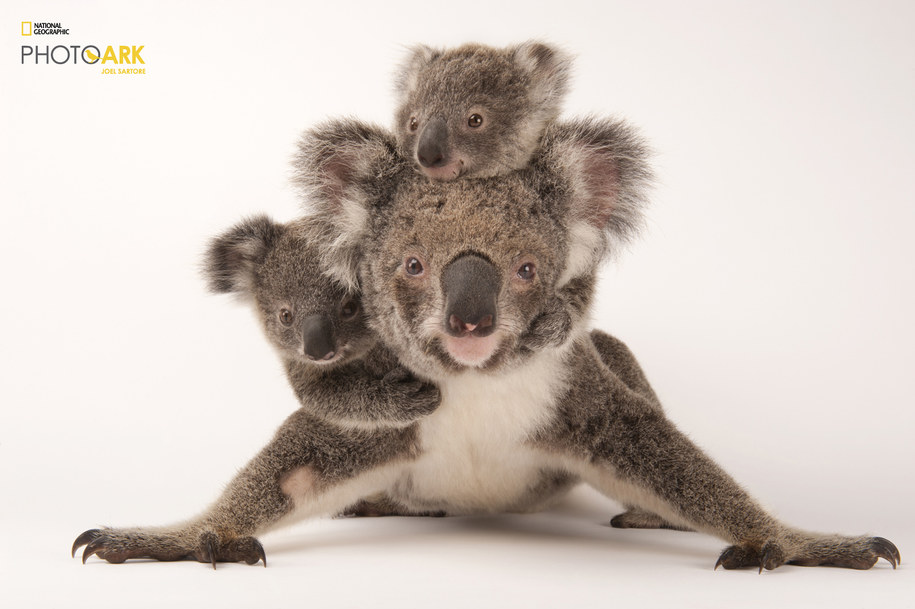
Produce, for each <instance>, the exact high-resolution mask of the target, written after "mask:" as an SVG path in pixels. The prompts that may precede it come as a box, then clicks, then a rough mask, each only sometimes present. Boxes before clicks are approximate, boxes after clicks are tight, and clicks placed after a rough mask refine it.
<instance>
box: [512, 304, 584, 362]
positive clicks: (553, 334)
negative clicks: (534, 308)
mask: <svg viewBox="0 0 915 609" xmlns="http://www.w3.org/2000/svg"><path fill="white" fill-rule="evenodd" d="M571 331H572V316H571V315H569V313H568V311H566V309H565V308H563V307H561V306H556V307H554V308H552V309H551V310H549V311H547V312H544V313H541V314H540V315H539V316H537V317H535V318H534V321H532V322H531V325H530V326H529V327H528V329H527V332H525V333H524V334H522V335H521V343H520V347H521V348H522V349H525V350H527V351H540V350H543V349H546V348H548V347H558V346H559V345H561V344H562V343H564V342H565V341H566V339H567V338H568V337H569V333H570V332H571Z"/></svg>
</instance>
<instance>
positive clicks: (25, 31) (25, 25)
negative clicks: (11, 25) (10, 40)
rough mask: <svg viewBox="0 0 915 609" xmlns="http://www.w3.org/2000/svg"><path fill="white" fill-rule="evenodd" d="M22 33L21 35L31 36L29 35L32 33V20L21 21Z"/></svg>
mask: <svg viewBox="0 0 915 609" xmlns="http://www.w3.org/2000/svg"><path fill="white" fill-rule="evenodd" d="M22 35H23V36H31V35H32V22H31V21H23V22H22Z"/></svg>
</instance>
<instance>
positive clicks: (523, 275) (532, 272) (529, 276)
mask: <svg viewBox="0 0 915 609" xmlns="http://www.w3.org/2000/svg"><path fill="white" fill-rule="evenodd" d="M536 275H537V267H536V266H534V263H533V262H525V263H524V264H522V265H521V266H520V267H518V277H519V278H520V279H522V280H524V281H531V280H533V279H534V277H535V276H536Z"/></svg>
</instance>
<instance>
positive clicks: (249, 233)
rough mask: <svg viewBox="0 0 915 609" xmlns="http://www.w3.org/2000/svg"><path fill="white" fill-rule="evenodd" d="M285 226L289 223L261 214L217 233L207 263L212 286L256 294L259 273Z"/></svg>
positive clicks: (206, 274) (245, 294) (205, 269)
mask: <svg viewBox="0 0 915 609" xmlns="http://www.w3.org/2000/svg"><path fill="white" fill-rule="evenodd" d="M285 230H286V227H285V225H283V224H279V223H277V222H274V221H273V220H271V219H270V218H269V217H267V216H265V215H259V216H252V217H250V218H245V219H244V220H242V221H241V222H239V223H238V224H236V225H235V226H233V227H232V228H230V229H229V230H227V231H225V232H224V233H222V234H221V235H219V236H217V237H214V238H213V239H212V240H211V241H210V246H209V248H207V252H206V255H205V256H204V263H203V274H204V277H205V278H206V280H207V285H208V287H209V288H210V290H211V291H213V292H217V293H235V294H238V295H240V296H243V297H250V296H253V294H254V276H255V273H256V271H257V269H258V267H259V266H260V265H261V264H263V262H264V259H265V258H266V257H267V254H268V253H270V250H272V249H273V247H274V246H275V245H276V242H277V241H278V240H279V238H280V236H282V234H283V232H284V231H285Z"/></svg>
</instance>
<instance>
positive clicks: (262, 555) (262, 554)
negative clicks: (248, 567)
mask: <svg viewBox="0 0 915 609" xmlns="http://www.w3.org/2000/svg"><path fill="white" fill-rule="evenodd" d="M254 547H255V548H256V549H257V555H258V556H259V557H260V559H261V560H262V561H264V568H265V569H266V568H267V554H266V553H265V552H264V546H262V545H261V542H259V541H258V540H256V539H255V540H254ZM254 564H257V563H254Z"/></svg>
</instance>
